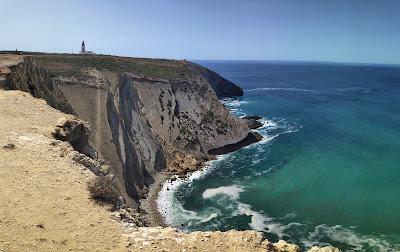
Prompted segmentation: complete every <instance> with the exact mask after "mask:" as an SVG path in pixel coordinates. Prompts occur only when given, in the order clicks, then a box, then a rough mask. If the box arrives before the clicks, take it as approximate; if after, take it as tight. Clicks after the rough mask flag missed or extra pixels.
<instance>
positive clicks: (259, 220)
mask: <svg viewBox="0 0 400 252" xmlns="http://www.w3.org/2000/svg"><path fill="white" fill-rule="evenodd" d="M238 211H239V213H240V214H244V215H247V216H250V217H251V222H250V223H249V226H250V227H251V229H253V230H256V231H262V232H269V233H273V234H276V235H277V236H278V237H279V238H282V237H283V235H284V230H285V226H283V225H282V224H280V223H277V222H274V221H273V219H272V218H269V217H267V216H265V215H263V214H261V213H259V212H257V211H254V210H252V209H251V206H250V205H249V204H245V203H241V202H238Z"/></svg>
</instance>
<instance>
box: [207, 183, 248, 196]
mask: <svg viewBox="0 0 400 252" xmlns="http://www.w3.org/2000/svg"><path fill="white" fill-rule="evenodd" d="M243 191H244V190H243V189H242V188H240V187H238V186H235V185H232V186H220V187H217V188H210V189H206V190H205V191H204V192H203V199H210V198H214V197H215V196H217V195H226V196H228V197H229V198H231V199H238V198H239V194H240V193H241V192H243Z"/></svg>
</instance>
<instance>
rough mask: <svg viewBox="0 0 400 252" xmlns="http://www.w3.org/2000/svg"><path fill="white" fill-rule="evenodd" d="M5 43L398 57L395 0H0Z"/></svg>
mask: <svg viewBox="0 0 400 252" xmlns="http://www.w3.org/2000/svg"><path fill="white" fill-rule="evenodd" d="M0 6H1V19H2V25H1V27H2V28H1V36H0V50H6V49H11V50H15V48H18V49H21V50H31V51H47V52H71V51H72V50H74V52H77V51H79V46H80V42H81V40H83V39H84V40H85V41H86V44H87V49H88V50H92V51H95V52H97V53H105V54H115V55H124V56H138V57H153V58H177V59H184V58H185V59H221V60H232V59H241V60H246V59H248V60H307V61H339V62H364V63H396V64H400V1H396V0H381V1H379V0H376V1H371V0H335V1H324V0H303V1H302V0H264V1H263V0H231V1H228V0H197V1H195V0H158V1H155V0H145V1H123V0H120V1H91V0H85V1H77V0H68V1H67V0H65V1H62V0H57V1H50V0H24V1H22V0H12V1H11V0H0Z"/></svg>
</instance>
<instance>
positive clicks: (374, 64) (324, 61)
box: [0, 50, 400, 67]
mask: <svg viewBox="0 0 400 252" xmlns="http://www.w3.org/2000/svg"><path fill="white" fill-rule="evenodd" d="M13 52H15V51H14V50H0V54H1V53H13ZM18 52H22V53H24V52H25V53H43V54H68V55H80V54H79V53H70V52H41V51H23V50H18ZM96 55H99V56H114V57H131V58H147V59H167V60H189V61H194V62H195V61H225V62H226V61H232V62H233V61H243V62H277V63H279V62H281V63H308V64H344V65H365V66H368V65H369V66H389V67H400V63H374V62H351V61H329V60H298V59H190V58H181V59H179V58H170V57H149V56H147V57H146V56H139V55H138V56H132V55H117V54H115V55H113V54H104V53H99V54H96Z"/></svg>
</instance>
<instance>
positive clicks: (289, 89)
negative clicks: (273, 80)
mask: <svg viewBox="0 0 400 252" xmlns="http://www.w3.org/2000/svg"><path fill="white" fill-rule="evenodd" d="M244 91H245V92H253V91H294V92H311V93H315V92H316V91H315V90H311V89H304V88H273V87H269V88H252V89H246V90H244Z"/></svg>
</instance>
